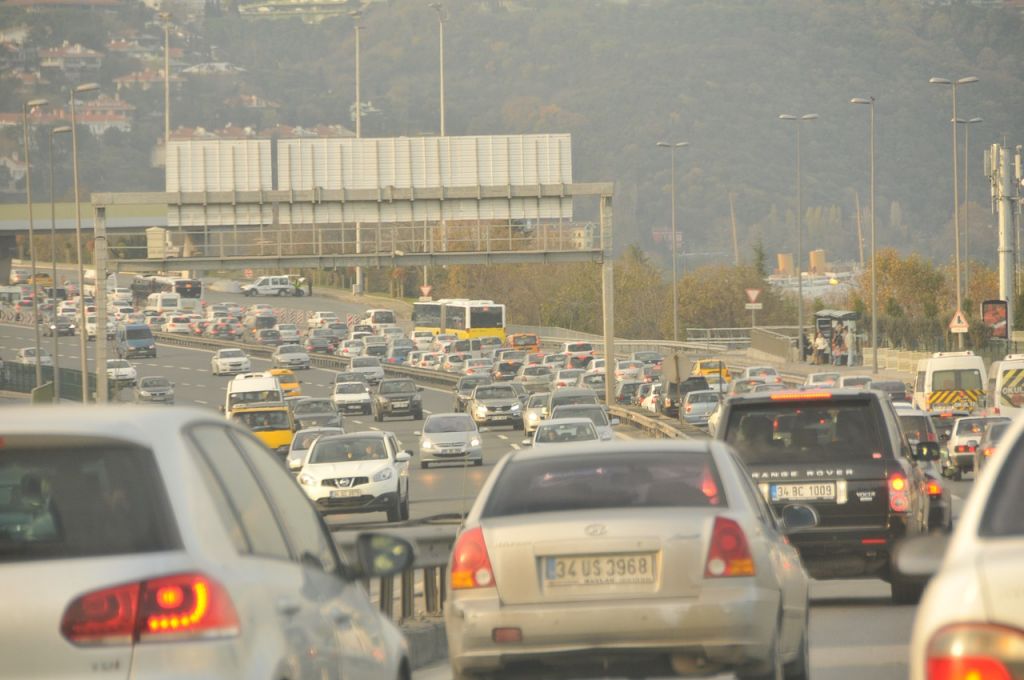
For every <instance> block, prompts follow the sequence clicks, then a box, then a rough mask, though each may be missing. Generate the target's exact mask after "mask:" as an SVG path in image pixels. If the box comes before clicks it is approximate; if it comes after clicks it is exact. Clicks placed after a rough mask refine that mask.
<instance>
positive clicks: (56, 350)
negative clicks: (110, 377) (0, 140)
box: [50, 125, 105, 404]
mask: <svg viewBox="0 0 1024 680" xmlns="http://www.w3.org/2000/svg"><path fill="white" fill-rule="evenodd" d="M65 132H71V128H70V127H69V126H67V125H62V126H60V127H55V128H52V129H51V130H50V266H51V268H52V272H51V275H52V276H53V297H54V301H56V298H57V204H56V203H55V202H54V197H53V136H54V135H57V134H61V133H65ZM78 332H79V333H85V327H84V326H83V327H82V328H79V329H78ZM104 337H105V336H104ZM53 402H54V403H55V404H59V403H60V338H59V337H58V335H57V334H56V333H54V334H53Z"/></svg>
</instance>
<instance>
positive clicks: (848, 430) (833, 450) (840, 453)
mask: <svg viewBox="0 0 1024 680" xmlns="http://www.w3.org/2000/svg"><path fill="white" fill-rule="evenodd" d="M725 440H726V441H727V442H728V443H729V444H732V446H733V447H734V448H735V449H736V451H738V452H739V454H740V456H741V457H742V458H743V460H744V461H746V462H747V463H748V464H752V465H753V464H769V463H770V464H786V465H800V464H804V463H807V462H809V461H814V462H826V461H829V460H844V461H845V460H858V459H859V460H871V459H873V458H876V457H878V458H880V457H881V456H882V453H883V452H885V451H886V450H888V448H889V447H888V444H887V442H886V441H885V439H884V438H883V437H882V434H881V431H880V430H879V428H878V424H877V423H876V421H875V417H874V412H873V410H872V408H871V402H870V401H867V400H863V401H862V400H852V401H848V400H844V401H842V402H837V401H832V400H825V401H808V402H786V403H776V402H770V403H764V404H749V405H746V404H744V405H742V406H740V405H737V406H735V407H734V408H733V410H732V411H731V413H730V417H729V422H728V424H727V429H726V435H725Z"/></svg>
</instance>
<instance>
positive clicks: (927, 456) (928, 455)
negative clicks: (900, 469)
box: [912, 442, 939, 462]
mask: <svg viewBox="0 0 1024 680" xmlns="http://www.w3.org/2000/svg"><path fill="white" fill-rule="evenodd" d="M912 458H913V459H914V460H916V461H920V462H926V461H930V460H938V459H939V444H938V442H918V443H917V446H915V447H914V453H913V456H912Z"/></svg>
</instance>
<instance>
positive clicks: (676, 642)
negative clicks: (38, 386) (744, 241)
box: [0, 276, 1024, 680]
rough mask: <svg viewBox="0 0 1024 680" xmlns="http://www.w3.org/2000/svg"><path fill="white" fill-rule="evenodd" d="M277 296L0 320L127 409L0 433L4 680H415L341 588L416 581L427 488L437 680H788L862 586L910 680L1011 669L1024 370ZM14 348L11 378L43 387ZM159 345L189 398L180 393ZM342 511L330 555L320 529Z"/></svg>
mask: <svg viewBox="0 0 1024 680" xmlns="http://www.w3.org/2000/svg"><path fill="white" fill-rule="evenodd" d="M275 279H276V281H275ZM13 283H14V284H15V285H14V286H12V288H11V289H14V288H18V285H17V282H13ZM271 284H276V285H279V286H280V287H281V290H285V289H284V286H291V289H290V290H288V295H295V292H294V291H296V290H298V291H299V292H301V288H298V289H296V288H295V286H294V281H292V280H290V279H289V278H288V277H285V276H280V277H263V278H262V279H260V283H259V285H248V284H247V285H245V286H242V287H241V288H240V289H239V290H241V291H242V295H237V294H235V295H229V294H213V293H212V292H210V291H206V290H204V284H203V282H202V281H200V280H199V279H183V278H173V277H172V278H160V277H155V278H152V279H151V280H148V281H145V282H144V285H143V283H142V282H139V281H137V282H136V284H135V285H132V286H129V287H126V288H124V289H122V288H119V287H118V286H117V285H116V284H111V288H110V290H109V293H110V307H109V309H108V310H107V311H108V316H109V318H110V319H111V323H110V325H109V326H108V327H107V328H106V329H105V332H101V331H100V330H99V329H98V328H97V327H96V325H95V312H96V310H95V305H94V302H93V299H92V297H91V293H92V291H89V290H85V291H83V295H77V294H76V293H74V292H72V293H71V294H69V295H66V299H49V298H47V299H43V300H41V301H37V302H38V304H37V307H38V309H39V312H40V313H39V316H38V317H34V316H33V313H32V309H33V305H32V300H31V299H28V304H25V301H26V299H27V298H26V297H25V296H26V295H27V294H28V290H26V289H21V293H22V296H21V297H20V298H19V299H17V300H14V299H13V298H12V299H6V300H5V304H4V315H3V319H4V322H3V326H4V328H5V329H19V328H21V329H30V328H31V326H32V324H33V323H35V324H38V326H39V328H40V329H41V330H42V332H43V334H44V335H48V334H49V333H52V334H54V337H53V343H54V345H53V346H54V347H57V346H58V345H57V342H58V340H59V336H60V335H65V334H67V335H75V334H76V333H77V334H81V333H84V334H85V335H86V337H87V340H88V341H93V342H107V343H109V347H110V348H112V354H113V356H114V357H116V358H111V359H109V360H108V361H107V365H106V375H107V379H108V380H109V381H110V384H111V385H112V386H113V387H114V389H113V390H112V394H113V395H114V400H115V401H116V402H117V403H116V404H111V405H109V406H105V407H93V408H82V407H80V406H70V405H60V406H46V407H41V406H31V407H30V406H22V405H17V404H4V406H3V409H2V411H0V413H2V414H3V418H2V419H3V422H4V426H3V428H2V432H0V577H2V579H0V583H2V584H3V585H0V592H2V593H3V600H4V602H5V603H8V604H9V605H10V607H9V608H7V610H8V611H11V612H16V613H15V615H14V618H13V619H10V618H8V620H7V623H5V624H0V630H2V631H3V640H2V642H0V649H5V650H10V649H14V648H15V647H17V648H19V649H21V650H23V654H17V655H12V654H5V658H7V660H8V661H7V663H8V664H13V666H11V665H8V668H7V669H5V670H0V675H10V676H11V677H26V676H31V675H37V674H40V672H42V674H43V675H58V674H68V675H79V674H82V673H84V672H85V670H84V669H87V668H89V667H92V668H94V669H96V668H102V669H104V670H106V671H110V672H113V671H114V670H120V671H125V670H127V669H130V672H131V674H132V675H139V676H142V675H146V674H148V673H149V672H150V671H151V670H156V669H159V670H160V671H161V672H163V673H165V674H169V675H172V676H176V677H183V676H193V675H203V676H211V677H212V676H217V677H227V676H231V677H239V676H247V677H250V676H264V675H265V674H266V672H273V673H275V675H274V676H273V677H289V678H290V677H314V676H315V677H353V676H354V675H359V676H364V677H368V678H369V677H381V678H391V679H394V680H403V679H407V678H410V677H411V674H412V672H413V670H414V668H413V659H412V656H411V653H410V648H409V644H408V642H407V641H406V639H405V638H404V637H403V632H402V630H401V629H400V628H399V627H397V626H396V625H395V624H394V623H392V621H390V620H389V618H388V617H387V616H385V615H383V614H382V613H381V612H380V611H379V610H378V608H377V607H376V606H375V602H377V599H376V598H379V597H380V592H377V591H376V589H369V590H367V589H365V588H364V586H363V585H362V583H364V582H366V581H368V580H369V579H371V578H390V577H391V576H392V575H395V574H399V573H402V572H403V571H406V570H409V569H413V568H414V565H415V563H416V559H417V556H416V554H415V549H414V545H413V544H414V543H415V540H414V539H409V540H406V539H405V538H403V534H402V528H403V527H410V526H414V525H416V524H417V522H419V521H422V519H423V514H424V513H418V512H417V510H416V505H417V503H420V502H423V503H427V501H428V499H426V498H423V499H421V498H418V497H417V495H418V494H423V493H425V492H424V489H426V488H429V486H430V485H435V486H436V485H438V484H442V483H443V484H449V483H450V484H452V485H453V487H454V486H460V487H461V488H460V489H459V492H458V493H459V494H460V495H461V498H460V501H459V503H457V504H456V505H458V508H457V509H458V511H457V512H456V513H455V515H454V517H455V522H456V528H455V529H454V533H453V539H452V543H451V545H450V553H449V555H448V559H447V560H446V562H447V564H446V567H445V569H444V578H443V588H442V592H444V593H445V594H446V595H445V601H444V606H443V622H444V627H445V631H446V634H447V649H448V657H447V661H446V662H445V666H444V667H445V668H446V669H450V673H451V677H454V678H457V679H460V680H464V679H469V678H489V677H549V676H551V677H593V676H609V675H610V676H626V677H641V676H644V677H646V676H663V675H684V676H689V675H698V676H706V675H714V674H716V673H723V672H725V673H734V674H735V675H736V676H737V677H740V678H807V677H809V676H810V674H811V669H812V663H811V654H812V651H813V648H812V637H813V634H814V631H813V630H812V629H811V627H810V622H811V620H812V619H811V610H812V604H811V601H810V599H809V598H810V591H811V584H812V583H813V582H817V581H847V580H849V581H854V580H858V579H871V580H875V581H877V582H880V583H883V584H885V585H886V587H887V589H888V592H887V595H888V597H889V599H890V600H891V602H892V604H893V605H916V607H917V609H916V616H915V617H914V620H913V630H912V637H911V639H910V644H909V650H908V651H907V655H906V663H907V666H906V667H907V668H908V669H909V673H910V675H911V676H912V677H914V678H951V679H952V678H965V679H966V678H979V679H980V678H1019V677H1024V675H1022V674H1024V666H1022V663H1024V653H1021V650H1022V649H1024V633H1022V632H1021V627H1024V605H1022V604H1021V602H1020V601H1019V598H1017V599H1014V598H1015V597H1016V595H1013V594H1012V593H1015V592H1018V591H1019V588H1017V589H1016V590H1013V589H1011V590H1005V588H1007V587H1009V586H1007V585H1006V584H1008V583H1010V582H1011V580H1012V579H1015V578H1016V577H1017V576H1018V575H1019V572H1020V564H1021V558H1022V557H1024V553H1022V551H1021V547H1020V545H1021V544H1020V539H1019V536H1020V535H1021V533H1022V532H1024V524H1022V523H1024V501H1022V500H1021V495H1020V494H1019V493H1017V490H1019V489H1020V488H1021V487H1022V486H1024V455H1022V454H1021V453H1020V450H1021V447H1020V444H1019V441H1020V437H1021V429H1022V427H1021V426H1020V425H1019V423H1017V422H1016V421H1017V419H1016V416H1017V414H1018V413H1019V410H1020V409H1021V408H1022V407H1024V404H1022V403H1021V398H1020V394H1021V392H1020V388H1019V384H1020V383H1021V382H1024V355H1010V356H1006V357H1005V358H1004V359H1002V360H1000V361H996V362H994V363H992V364H991V366H989V367H988V368H986V366H985V362H984V361H983V360H982V358H981V357H979V356H975V355H974V354H973V353H971V352H946V353H935V354H932V355H930V356H928V357H927V358H923V359H921V360H920V361H919V362H918V365H917V367H916V369H917V370H916V371H915V372H914V373H913V374H909V373H908V374H906V376H905V377H900V376H898V375H893V374H891V373H887V374H886V375H871V374H870V372H867V373H865V372H864V369H863V368H860V369H854V368H850V369H847V368H842V369H840V368H837V369H835V370H831V371H824V370H820V369H821V367H819V366H801V367H799V369H794V368H793V367H792V366H782V365H779V366H776V365H769V364H764V363H760V362H755V361H751V360H748V359H745V358H743V357H742V356H740V355H738V354H736V353H734V352H724V353H721V354H717V355H716V354H714V353H711V354H708V353H706V352H705V353H693V352H692V351H687V352H686V353H685V355H676V356H674V357H673V356H671V355H670V352H671V349H660V348H654V347H650V348H645V349H635V351H630V352H628V353H625V354H622V355H617V356H602V354H601V352H600V349H601V344H600V343H597V342H595V341H592V340H590V339H585V338H575V339H574V338H560V339H555V338H552V337H543V336H542V335H540V334H538V333H537V332H533V331H525V330H517V329H515V328H514V327H512V326H509V325H507V320H506V318H505V307H504V305H502V304H501V303H496V302H494V301H491V300H467V299H443V300H437V301H432V300H421V301H419V302H416V303H414V304H412V305H411V311H410V312H409V314H408V316H405V314H404V312H403V313H396V311H395V310H393V309H390V308H385V307H383V306H381V307H376V308H366V307H365V305H363V309H362V311H361V312H358V313H350V312H341V311H338V310H339V309H340V308H341V305H340V304H339V303H338V301H337V300H336V299H333V298H330V297H323V296H321V297H317V298H316V299H315V300H313V299H308V300H307V301H308V303H309V305H307V306H306V307H304V308H297V307H294V306H290V305H289V304H288V303H287V302H280V301H276V300H275V303H274V304H269V303H264V302H259V301H258V300H259V298H260V297H262V296H266V295H275V296H277V297H278V298H280V297H281V295H280V293H279V292H278V291H277V289H273V288H272V287H271ZM260 286H263V287H262V288H261V287H260ZM264 288H265V289H264ZM11 289H5V290H8V291H10V290H11ZM214 300H216V301H214ZM314 307H315V308H314ZM83 317H84V318H85V319H86V324H85V326H84V329H83V328H80V327H78V325H77V324H78V320H79V319H81V318H83ZM90 319H92V325H91V326H90V325H89V320H90ZM13 337H28V336H13V335H6V336H5V338H13ZM10 342H11V340H4V343H3V346H4V354H5V355H6V356H4V357H3V359H4V366H5V368H4V374H3V375H4V378H5V380H6V379H7V378H8V376H9V375H10V374H11V372H12V371H16V370H19V369H21V368H25V369H28V367H33V368H34V366H35V364H36V361H37V359H38V361H39V363H40V364H41V365H47V366H52V365H53V360H54V356H53V355H51V354H50V353H49V352H47V351H46V350H43V349H42V348H41V347H40V348H38V349H37V347H36V346H24V347H15V346H12V345H11V344H10ZM47 342H49V338H48V339H47ZM181 347H186V348H187V349H186V350H183V349H180V348H181ZM175 351H177V352H185V351H190V352H193V353H195V354H196V355H197V356H199V357H200V358H199V359H198V363H196V364H195V366H196V367H195V368H194V369H189V370H190V371H191V372H192V373H191V374H192V376H193V377H190V378H187V379H189V380H192V381H196V380H197V379H198V378H196V377H195V375H196V374H199V373H205V374H208V376H209V377H208V378H203V380H204V383H203V394H204V396H205V397H206V398H205V399H203V400H199V399H197V398H194V397H188V398H182V395H181V394H180V393H179V394H176V387H179V389H180V386H179V384H178V383H180V381H181V380H182V379H183V378H181V377H179V376H180V375H182V373H181V372H180V371H177V370H176V369H175V366H174V365H173V364H165V363H157V362H166V361H175V359H168V358H166V357H168V356H176V355H173V354H172V353H173V352H175ZM680 356H684V358H685V361H683V362H680V361H679V357H680ZM58 359H59V357H58ZM680 365H683V366H685V369H684V370H679V368H678V367H679V366H680ZM160 366H163V367H164V368H163V369H161V368H159V367H160ZM670 366H671V367H672V368H670ZM165 369H167V370H165ZM856 371H860V372H856ZM314 374H316V375H317V376H327V377H326V378H324V377H310V376H313V375H314ZM907 379H909V380H910V382H909V383H908V382H907ZM608 380H614V391H613V392H612V394H613V395H614V402H615V403H613V404H608V403H605V399H606V396H605V395H606V389H605V388H606V381H608ZM190 394H191V393H190ZM132 402H133V403H134V404H136V405H139V404H141V405H145V406H147V407H148V408H141V407H138V406H133V405H132ZM158 405H160V406H173V408H158ZM197 405H198V406H199V407H198V408H197ZM403 421H411V423H412V425H409V426H407V425H406V424H405V423H404V422H403ZM55 422H59V423H60V428H59V431H54V428H53V424H54V423H55ZM651 423H656V424H658V425H657V427H659V428H661V429H662V433H663V434H662V436H661V437H658V436H654V435H651V434H650V433H651V432H654V431H655V429H654V426H652V425H651ZM410 428H414V429H410ZM664 428H668V430H669V431H671V432H673V433H674V434H673V435H672V436H671V437H667V436H665V435H664ZM403 436H404V437H405V438H406V439H407V440H409V441H408V443H403V440H402V439H403ZM414 440H415V444H414V445H413V444H412V442H413V441H414ZM476 468H482V469H483V474H482V475H477V476H476V477H472V478H471V477H470V475H473V474H476V473H474V472H473V470H475V469H476ZM467 480H470V481H467ZM967 481H970V484H969V485H967V484H966V482H967ZM467 484H469V486H468V487H467ZM424 485H427V486H424ZM964 497H966V498H964ZM430 502H435V501H430ZM453 507H454V506H453ZM449 509H450V508H449ZM424 512H425V511H424ZM427 514H429V513H427ZM449 514H451V513H449ZM360 517H361V518H362V519H359V520H358V522H359V524H358V525H352V526H356V527H357V528H358V530H361V531H363V532H364V533H363V534H362V536H361V537H360V538H359V540H358V541H357V542H356V544H355V545H354V547H353V548H352V549H351V550H350V551H349V552H348V553H341V552H339V549H338V547H337V546H336V545H335V541H334V539H333V538H332V535H331V533H330V531H329V530H328V526H329V527H330V529H331V530H338V529H339V528H342V529H343V528H345V527H346V526H348V525H349V524H350V523H351V522H352V521H353V520H352V518H360ZM325 520H326V522H327V523H325ZM381 527H392V528H395V529H397V531H394V532H387V533H384V532H381V531H380V530H379V529H380V528H381ZM39 578H44V579H46V580H47V582H49V583H51V584H52V585H53V587H52V588H48V589H46V591H45V593H40V592H38V591H37V589H35V588H33V587H32V584H33V583H38V579H39ZM929 584H930V585H929ZM999 593H1004V594H1005V595H999ZM953 603H955V606H954V605H953ZM8 671H9V672H8ZM446 672H448V671H446Z"/></svg>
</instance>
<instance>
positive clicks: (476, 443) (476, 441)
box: [469, 439, 480, 446]
mask: <svg viewBox="0 0 1024 680" xmlns="http://www.w3.org/2000/svg"><path fill="white" fill-rule="evenodd" d="M469 445H470V446H480V440H479V439H470V440H469Z"/></svg>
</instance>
